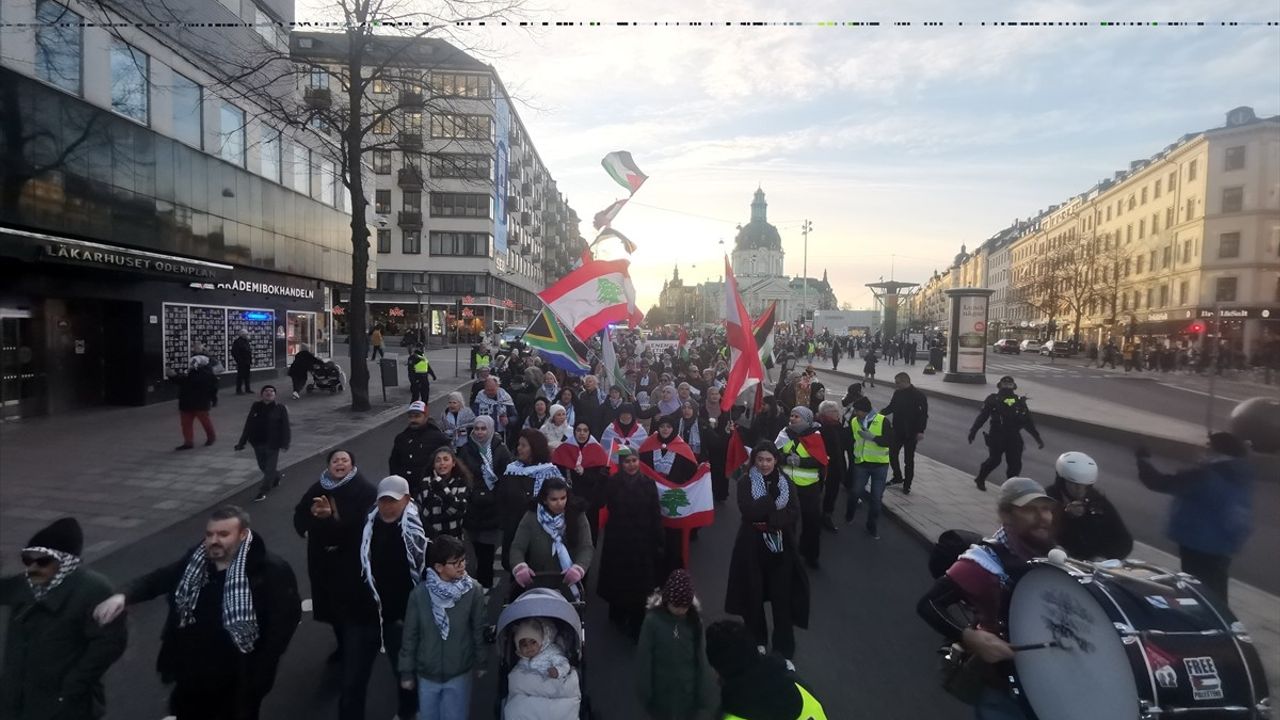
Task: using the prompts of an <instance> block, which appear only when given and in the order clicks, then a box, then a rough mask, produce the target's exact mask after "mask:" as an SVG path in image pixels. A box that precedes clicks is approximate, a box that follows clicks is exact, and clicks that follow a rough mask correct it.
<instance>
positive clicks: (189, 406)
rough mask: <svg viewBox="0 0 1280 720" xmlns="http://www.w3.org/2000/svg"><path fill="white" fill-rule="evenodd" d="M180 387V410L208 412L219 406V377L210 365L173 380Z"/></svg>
mask: <svg viewBox="0 0 1280 720" xmlns="http://www.w3.org/2000/svg"><path fill="white" fill-rule="evenodd" d="M171 379H172V380H173V382H174V383H175V384H176V385H177V386H178V410H180V411H182V412H201V411H208V410H209V409H210V408H214V407H217V405H218V376H217V375H214V374H213V370H210V369H209V366H208V365H205V366H203V367H198V368H196V369H194V370H191V371H190V372H187V373H179V374H178V375H175V376H173V378H171Z"/></svg>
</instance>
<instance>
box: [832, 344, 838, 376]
mask: <svg viewBox="0 0 1280 720" xmlns="http://www.w3.org/2000/svg"><path fill="white" fill-rule="evenodd" d="M839 369H840V343H835V344H833V345H832V346H831V370H832V372H835V371H837V370H839Z"/></svg>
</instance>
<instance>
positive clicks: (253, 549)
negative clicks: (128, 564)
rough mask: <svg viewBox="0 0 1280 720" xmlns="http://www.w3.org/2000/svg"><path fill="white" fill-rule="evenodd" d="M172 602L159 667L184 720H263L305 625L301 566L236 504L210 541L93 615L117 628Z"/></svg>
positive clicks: (214, 520) (173, 708)
mask: <svg viewBox="0 0 1280 720" xmlns="http://www.w3.org/2000/svg"><path fill="white" fill-rule="evenodd" d="M161 595H165V596H167V597H168V601H169V616H168V618H167V619H166V620H165V623H164V630H163V631H162V632H161V635H160V656H159V659H158V660H157V661H156V669H157V670H159V672H160V680H161V682H163V683H164V684H166V685H173V690H172V691H171V692H170V694H169V714H170V715H173V716H175V717H176V718H177V720H256V718H257V717H258V709H259V707H260V706H261V705H262V700H263V698H265V697H266V696H267V694H268V693H270V692H271V688H272V686H273V685H275V680H276V669H277V668H278V667H279V665H280V658H281V657H282V656H283V655H284V652H285V650H286V649H287V648H288V647H289V641H290V640H292V639H293V633H294V631H295V630H297V629H298V623H299V621H300V620H301V619H302V599H301V598H299V597H298V582H297V580H296V578H295V577H294V574H293V568H291V567H290V566H289V563H287V562H285V561H284V560H283V559H281V558H280V557H279V556H278V555H276V554H274V553H272V552H271V551H269V550H268V549H267V546H266V543H265V542H264V541H263V539H262V537H261V536H260V535H257V534H255V533H254V532H253V530H252V529H251V527H250V521H249V514H248V513H247V512H245V511H244V510H242V509H240V508H238V507H236V506H234V505H224V506H222V507H220V508H218V509H216V510H214V511H213V512H212V513H211V514H210V515H209V520H208V521H207V522H206V523H205V528H204V542H202V543H200V544H198V545H196V546H195V547H194V548H192V549H191V550H188V551H186V552H185V553H183V555H182V557H181V558H179V559H178V560H177V561H176V562H174V563H172V564H169V565H165V566H164V567H161V568H158V569H156V570H153V571H152V572H149V573H147V574H146V575H143V576H141V577H138V578H136V579H134V580H133V581H132V582H130V583H128V584H127V585H125V587H124V590H123V592H121V593H118V594H116V595H112V596H111V597H109V598H107V599H106V600H103V601H102V602H101V603H99V604H98V606H97V607H96V608H95V609H94V612H93V615H94V619H95V620H97V621H98V623H99V624H102V625H106V624H108V623H112V622H114V621H115V620H116V618H118V617H120V613H121V612H123V611H124V609H125V606H127V605H137V604H138V603H143V602H146V601H148V600H152V599H154V598H157V597H160V596H161Z"/></svg>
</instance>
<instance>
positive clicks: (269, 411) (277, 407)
mask: <svg viewBox="0 0 1280 720" xmlns="http://www.w3.org/2000/svg"><path fill="white" fill-rule="evenodd" d="M291 439H292V437H291V435H290V431H289V409H288V408H286V407H285V406H284V405H281V404H280V403H276V402H272V403H266V402H263V401H261V400H258V401H257V402H255V403H254V404H253V405H252V406H250V407H249V415H248V417H246V418H245V419H244V430H243V431H241V433H240V441H239V442H238V443H236V444H237V445H244V444H245V443H246V442H247V443H249V444H251V445H253V446H254V447H267V448H270V449H271V450H288V449H289V442H290V440H291Z"/></svg>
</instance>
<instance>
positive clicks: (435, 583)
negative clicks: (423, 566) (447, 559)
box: [423, 568, 474, 640]
mask: <svg viewBox="0 0 1280 720" xmlns="http://www.w3.org/2000/svg"><path fill="white" fill-rule="evenodd" d="M423 582H425V583H426V584H427V595H428V596H429V597H430V598H431V618H432V619H433V620H435V621H436V627H437V628H439V629H440V639H442V640H448V639H449V613H448V612H447V611H448V610H449V608H451V607H453V606H454V605H455V604H456V603H457V602H458V599H459V598H461V597H462V596H463V595H466V594H467V593H468V592H470V591H471V587H472V585H473V584H474V582H473V581H472V580H471V576H470V575H463V576H462V577H461V578H458V579H457V580H454V581H453V582H445V581H444V580H441V579H440V576H439V575H438V574H437V573H436V571H435V568H427V575H426V577H425V578H424V579H423Z"/></svg>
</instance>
